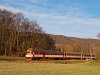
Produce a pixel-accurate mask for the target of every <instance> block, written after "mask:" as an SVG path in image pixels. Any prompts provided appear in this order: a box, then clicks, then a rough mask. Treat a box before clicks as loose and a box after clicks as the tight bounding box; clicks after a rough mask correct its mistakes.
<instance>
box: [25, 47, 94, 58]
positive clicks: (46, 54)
mask: <svg viewBox="0 0 100 75" xmlns="http://www.w3.org/2000/svg"><path fill="white" fill-rule="evenodd" d="M25 57H26V60H34V59H63V60H66V59H80V60H94V59H95V55H94V54H84V53H79V52H63V51H59V50H36V49H32V48H29V49H28V50H27V52H26V55H25Z"/></svg>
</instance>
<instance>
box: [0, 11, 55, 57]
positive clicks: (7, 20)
mask: <svg viewBox="0 0 100 75" xmlns="http://www.w3.org/2000/svg"><path fill="white" fill-rule="evenodd" d="M28 48H33V49H42V50H44V49H46V50H51V49H55V42H54V40H53V39H52V38H51V37H50V36H49V35H48V34H46V33H45V31H43V29H42V27H40V26H39V25H38V24H37V22H36V21H30V20H29V19H28V18H25V16H24V15H23V14H22V13H21V12H18V13H13V12H11V11H8V10H1V9H0V55H5V56H14V55H16V56H24V55H25V52H26V50H27V49H28Z"/></svg>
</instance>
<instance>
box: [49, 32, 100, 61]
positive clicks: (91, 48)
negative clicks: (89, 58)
mask: <svg viewBox="0 0 100 75" xmlns="http://www.w3.org/2000/svg"><path fill="white" fill-rule="evenodd" d="M51 37H52V38H53V39H54V40H55V43H56V49H58V50H62V51H66V52H81V53H85V54H91V53H92V54H95V55H96V58H97V59H100V41H99V39H84V38H75V37H66V36H63V35H51ZM98 37H100V34H99V35H98Z"/></svg>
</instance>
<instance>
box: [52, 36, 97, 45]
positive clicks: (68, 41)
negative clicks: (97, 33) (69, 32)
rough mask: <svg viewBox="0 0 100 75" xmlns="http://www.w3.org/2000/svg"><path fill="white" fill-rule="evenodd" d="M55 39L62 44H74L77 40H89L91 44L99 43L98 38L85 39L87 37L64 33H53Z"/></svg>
mask: <svg viewBox="0 0 100 75" xmlns="http://www.w3.org/2000/svg"><path fill="white" fill-rule="evenodd" d="M51 37H52V38H53V40H55V43H56V44H62V45H72V44H75V43H77V42H89V43H91V44H94V45H96V44H98V40H97V39H85V38H76V37H67V36H63V35H51Z"/></svg>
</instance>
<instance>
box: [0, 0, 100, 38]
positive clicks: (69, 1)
mask: <svg viewBox="0 0 100 75" xmlns="http://www.w3.org/2000/svg"><path fill="white" fill-rule="evenodd" d="M0 9H7V10H10V11H12V12H14V13H17V12H22V13H23V14H24V15H25V17H27V18H29V19H30V20H35V21H37V23H38V24H39V26H40V27H42V28H43V30H44V31H45V32H46V33H48V34H55V35H64V36H70V37H78V38H97V34H98V33H100V0H0Z"/></svg>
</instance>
